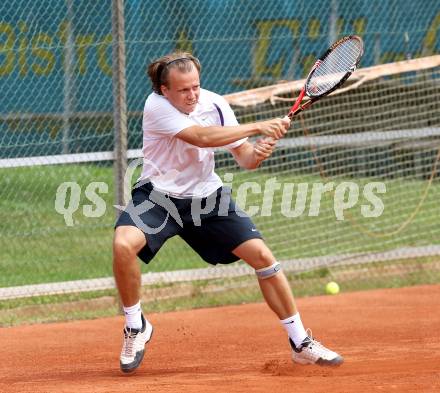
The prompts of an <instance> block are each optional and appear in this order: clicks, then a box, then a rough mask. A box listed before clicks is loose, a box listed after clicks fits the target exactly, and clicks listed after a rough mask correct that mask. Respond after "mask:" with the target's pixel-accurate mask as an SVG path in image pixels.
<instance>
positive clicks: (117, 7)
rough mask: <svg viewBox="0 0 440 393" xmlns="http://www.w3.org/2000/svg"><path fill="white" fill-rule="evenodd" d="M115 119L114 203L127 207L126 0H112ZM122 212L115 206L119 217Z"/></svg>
mask: <svg viewBox="0 0 440 393" xmlns="http://www.w3.org/2000/svg"><path fill="white" fill-rule="evenodd" d="M112 36H113V68H112V72H113V120H114V132H115V134H114V137H115V141H114V142H115V146H114V158H115V161H114V171H115V204H116V205H119V206H124V205H125V203H126V201H125V198H124V175H125V172H126V170H127V95H126V75H125V31H124V0H112ZM119 214H120V211H119V210H118V209H116V216H117V217H118V216H119Z"/></svg>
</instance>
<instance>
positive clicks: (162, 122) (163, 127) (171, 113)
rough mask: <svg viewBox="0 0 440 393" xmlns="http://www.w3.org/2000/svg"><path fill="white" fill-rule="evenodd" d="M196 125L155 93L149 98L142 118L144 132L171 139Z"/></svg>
mask: <svg viewBox="0 0 440 393" xmlns="http://www.w3.org/2000/svg"><path fill="white" fill-rule="evenodd" d="M194 125H196V123H195V122H194V121H193V120H192V119H190V118H189V117H188V116H187V115H185V114H184V113H182V112H180V111H179V110H178V109H176V108H174V106H173V105H171V104H170V103H169V102H168V100H167V99H166V98H165V97H162V96H160V95H158V94H156V93H153V94H151V95H150V96H149V97H148V98H147V101H146V102H145V106H144V113H143V118H142V129H143V131H144V132H149V133H152V134H160V135H166V136H170V137H171V136H174V135H176V134H178V133H179V132H180V131H182V130H183V129H185V128H188V127H191V126H194Z"/></svg>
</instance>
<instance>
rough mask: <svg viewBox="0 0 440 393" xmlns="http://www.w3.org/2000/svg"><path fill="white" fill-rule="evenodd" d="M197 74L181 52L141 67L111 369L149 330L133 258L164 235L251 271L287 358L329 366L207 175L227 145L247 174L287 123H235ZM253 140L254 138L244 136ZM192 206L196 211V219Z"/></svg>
mask: <svg viewBox="0 0 440 393" xmlns="http://www.w3.org/2000/svg"><path fill="white" fill-rule="evenodd" d="M200 70H201V67H200V63H199V60H198V59H197V58H195V57H193V56H192V55H191V54H189V53H185V52H176V53H171V54H168V55H166V56H163V57H161V58H159V59H157V60H155V61H154V62H152V63H151V64H150V65H149V67H148V75H149V77H150V79H151V82H152V85H153V90H154V92H153V93H151V94H150V95H149V96H148V98H147V100H146V102H145V108H144V114H143V149H142V151H143V155H144V164H143V169H142V174H141V177H140V179H139V180H138V182H137V183H136V184H135V186H134V188H133V191H132V200H131V201H130V203H129V204H128V205H127V208H126V209H125V210H124V211H123V212H122V213H121V215H120V217H119V219H118V221H117V222H116V229H115V236H114V243H113V272H114V277H115V281H116V284H117V288H118V291H119V295H120V297H121V301H122V304H123V309H124V313H125V327H124V339H123V346H122V351H121V355H120V367H121V370H122V371H123V372H124V373H130V372H133V371H134V370H136V368H137V367H139V365H140V363H141V362H142V359H143V356H144V351H145V345H146V343H148V342H149V341H150V339H151V337H152V333H153V327H152V325H151V324H150V323H149V322H148V320H147V319H146V318H145V316H144V314H143V313H142V310H141V304H140V288H141V271H140V266H139V263H138V261H137V257H139V258H140V259H141V260H142V261H143V262H145V263H149V262H150V261H151V260H152V259H153V258H154V256H155V254H156V253H157V252H158V251H159V249H160V248H161V246H162V245H163V244H164V243H165V241H166V240H167V239H169V238H171V237H172V236H174V235H179V236H180V237H181V238H183V239H184V240H185V241H186V242H187V243H188V244H189V246H191V247H192V248H193V249H194V250H195V251H196V252H197V253H198V254H199V255H200V256H201V257H202V258H203V259H204V260H205V261H206V262H208V263H210V264H217V263H232V262H234V261H237V260H239V259H242V260H243V261H245V262H246V263H247V264H249V265H250V266H251V267H252V268H253V269H254V270H255V273H256V277H257V279H258V283H259V285H260V288H261V292H262V294H263V296H264V299H265V300H266V302H267V304H268V306H269V307H270V308H271V310H272V311H273V312H274V313H275V314H276V315H277V316H278V318H279V319H280V322H281V324H282V326H284V328H285V329H286V331H287V334H288V339H289V343H290V346H291V350H292V359H293V361H295V362H298V363H301V364H320V365H339V364H341V363H342V362H343V358H342V357H341V356H340V355H338V354H337V353H335V352H333V351H331V350H329V349H327V348H326V347H324V346H323V345H322V344H320V343H319V342H318V341H316V340H315V339H314V338H313V337H311V334H308V333H307V332H306V330H305V329H304V327H303V324H302V322H301V318H300V315H299V313H298V310H297V308H296V305H295V301H294V298H293V295H292V292H291V289H290V287H289V284H288V281H287V279H286V277H285V275H284V274H283V271H282V267H281V264H280V263H279V262H277V260H276V259H275V257H274V256H273V254H272V252H271V251H270V250H269V248H268V247H267V245H266V244H265V242H264V240H263V239H262V236H261V234H260V233H259V232H258V230H257V229H256V228H255V225H254V224H253V223H252V221H251V219H250V218H249V217H248V216H247V215H246V214H245V213H244V212H243V211H242V210H240V209H239V208H238V207H237V206H236V205H235V202H234V200H233V199H232V198H231V197H230V189H229V188H227V187H223V184H222V181H221V180H220V177H219V176H218V175H217V174H216V173H215V172H214V151H213V150H214V149H213V148H216V147H225V148H227V149H228V150H229V151H230V152H231V153H232V155H233V156H234V158H235V160H236V162H237V163H238V164H239V165H240V167H242V168H245V169H255V168H257V167H258V166H259V165H260V164H261V162H262V161H263V160H265V159H267V158H268V157H269V156H270V155H271V154H272V151H273V150H274V148H275V143H276V141H277V140H278V139H280V138H282V137H283V136H284V135H285V134H286V132H287V130H288V128H289V126H290V120H289V119H288V118H287V117H286V118H284V119H272V120H268V121H261V122H256V123H249V124H244V125H239V124H238V122H237V120H236V118H235V115H234V113H233V111H232V109H231V108H230V106H229V105H228V103H227V102H226V101H225V100H224V98H222V97H221V96H220V95H217V94H215V93H213V92H210V91H208V90H205V89H202V88H201V87H200ZM256 135H262V136H263V139H259V140H257V141H256V142H255V143H251V142H249V141H248V140H247V138H248V137H252V136H256ZM225 201H226V202H225ZM194 206H199V207H203V208H200V209H199V213H200V214H196V215H195V214H194ZM206 206H211V207H212V208H211V209H206Z"/></svg>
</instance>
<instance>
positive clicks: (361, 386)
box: [0, 286, 440, 393]
mask: <svg viewBox="0 0 440 393" xmlns="http://www.w3.org/2000/svg"><path fill="white" fill-rule="evenodd" d="M297 302H298V305H299V308H300V310H301V312H302V317H303V321H304V322H305V324H306V325H307V326H310V327H312V328H313V333H314V335H315V336H316V337H318V339H319V338H322V341H323V342H324V343H325V344H327V345H328V346H330V347H331V348H334V349H336V350H338V351H339V352H340V353H341V354H343V355H344V357H345V364H344V365H342V366H341V367H338V368H322V367H319V366H300V365H295V364H293V363H291V361H290V357H289V356H290V354H289V348H288V345H287V340H286V336H285V332H284V330H283V329H282V328H281V327H280V326H279V325H278V321H277V319H276V317H275V316H274V315H273V314H272V313H271V312H270V311H269V310H268V308H267V306H266V305H265V304H263V303H260V304H250V305H239V306H229V307H223V308H212V309H198V310H193V311H184V312H173V313H165V314H152V315H149V318H150V320H151V321H152V322H153V324H154V327H155V333H154V336H153V340H152V342H151V343H150V345H149V347H148V352H147V354H146V356H145V359H144V362H143V364H142V366H141V367H140V368H139V369H138V371H137V372H136V373H135V374H134V375H131V376H124V375H122V374H121V373H120V372H119V368H118V356H119V351H120V346H121V342H122V334H121V333H122V324H123V319H122V317H115V318H108V319H101V320H91V321H78V322H69V323H57V324H46V325H31V326H21V327H14V328H2V329H0V346H1V350H2V363H1V366H0V391H1V392H3V393H6V392H35V393H36V392H45V393H49V392H57V393H59V392H76V393H77V392H87V393H89V392H103V393H104V392H105V393H109V392H118V393H120V392H159V393H160V392H198V393H200V392H216V393H217V392H314V393H316V392H326V393H329V392H331V393H340V392H369V393H370V392H394V391H395V392H438V391H440V339H439V332H440V286H418V287H408V288H403V289H384V290H373V291H364V292H354V293H343V294H339V295H336V296H317V297H310V298H303V299H297Z"/></svg>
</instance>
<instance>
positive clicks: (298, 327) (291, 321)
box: [280, 312, 307, 347]
mask: <svg viewBox="0 0 440 393" xmlns="http://www.w3.org/2000/svg"><path fill="white" fill-rule="evenodd" d="M280 322H281V324H282V325H283V326H284V329H286V331H287V334H288V335H289V337H290V338H291V339H292V341H293V343H294V344H295V346H296V347H299V346H300V345H301V343H302V342H303V340H304V339H305V338H306V337H307V333H306V330H305V329H304V326H303V324H302V322H301V317H300V316H299V312H297V313H296V314H295V315H292V316H291V317H289V318H286V319H282V320H280Z"/></svg>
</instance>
